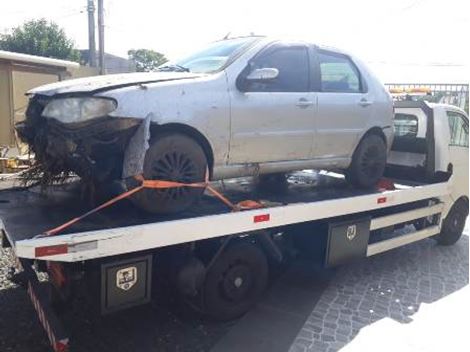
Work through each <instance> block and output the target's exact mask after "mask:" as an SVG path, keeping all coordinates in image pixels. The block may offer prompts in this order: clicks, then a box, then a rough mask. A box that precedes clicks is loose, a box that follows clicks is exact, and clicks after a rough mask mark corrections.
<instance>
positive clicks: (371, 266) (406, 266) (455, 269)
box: [290, 222, 470, 352]
mask: <svg viewBox="0 0 470 352" xmlns="http://www.w3.org/2000/svg"><path fill="white" fill-rule="evenodd" d="M468 225H469V223H468V222H467V226H466V230H465V235H464V236H462V238H461V239H460V241H459V242H458V243H457V244H455V245H454V246H449V247H445V246H438V245H437V244H436V243H435V242H434V241H433V240H432V239H427V240H424V241H420V242H417V243H414V244H411V245H408V246H405V247H402V248H398V249H395V250H393V251H390V252H388V253H383V254H381V255H377V256H375V257H371V258H367V259H364V260H362V261H360V262H358V263H354V264H351V265H346V266H343V267H340V268H339V269H338V272H337V274H336V276H335V278H334V279H333V280H332V281H331V282H330V285H329V286H328V288H327V289H326V290H325V292H324V293H323V295H322V297H321V298H320V300H319V302H318V304H317V305H316V306H315V308H314V310H313V311H312V313H311V314H310V316H309V318H308V319H307V321H306V322H305V324H304V326H303V328H302V329H301V331H300V332H299V334H298V335H297V338H296V339H295V341H294V343H293V345H292V346H291V348H290V352H304V351H309V352H310V351H315V352H316V351H327V352H332V351H338V350H344V351H368V350H371V349H372V350H379V349H380V350H384V347H385V350H387V351H388V350H397V349H389V348H386V347H387V343H390V342H386V341H391V342H392V344H393V341H394V340H399V339H403V338H404V337H403V333H405V334H406V330H409V331H412V330H410V329H412V328H411V326H412V325H413V324H411V323H412V322H413V321H414V320H415V319H416V318H418V316H419V314H418V313H419V311H420V309H421V308H422V307H426V309H425V310H426V318H425V320H427V323H426V324H421V325H422V326H423V327H422V329H425V327H426V329H427V327H428V326H437V327H440V328H439V329H438V330H437V336H433V338H434V339H437V341H436V342H438V343H441V342H442V340H444V341H445V340H446V339H448V338H451V339H452V338H454V336H453V334H452V332H453V330H455V327H458V326H459V325H458V324H459V322H458V319H459V318H458V315H459V313H460V309H466V310H467V311H468V306H469V304H470V303H469V304H468V302H470V300H469V299H468V298H469V297H467V296H468V295H465V297H466V298H465V299H463V298H462V296H463V293H462V294H460V295H459V297H461V298H460V299H459V302H465V303H464V305H465V307H461V308H459V306H458V305H457V304H453V305H450V304H447V306H446V308H444V306H443V305H442V304H441V305H442V307H443V308H442V309H437V308H436V309H434V310H433V307H435V306H436V307H437V304H438V303H439V301H444V300H445V299H446V298H447V297H448V296H449V295H451V294H453V293H456V292H458V291H459V290H461V292H463V290H462V289H463V288H465V286H467V285H468V281H469V238H468V232H469V231H468V227H469V226H468ZM467 288H468V287H467ZM465 290H466V288H465ZM466 293H467V294H468V293H469V290H466ZM456 297H457V296H456ZM454 301H455V299H454ZM427 305H429V306H427ZM449 309H452V311H449ZM434 312H435V313H434ZM444 312H445V313H444ZM450 312H452V313H450ZM444 315H445V320H444ZM449 316H450V317H451V318H449ZM453 317H455V318H453ZM421 320H424V318H423V319H421ZM449 320H450V321H449ZM469 320H470V319H468V318H467V319H466V323H465V324H468V322H469ZM452 324H455V327H454V326H453V325H452ZM407 325H408V326H407ZM421 325H420V326H421ZM391 326H392V327H391ZM397 326H398V327H401V328H398V329H397ZM417 326H418V325H417ZM467 326H468V325H467ZM359 333H360V334H361V338H360V339H359V338H358V334H359ZM394 333H395V335H393V334H394ZM413 334H415V335H414V336H415V337H413V336H410V334H407V337H406V338H407V339H408V342H407V344H401V345H400V346H399V347H400V351H402V352H403V351H408V350H409V351H418V350H422V351H426V350H429V349H428V348H429V346H428V347H426V348H424V347H422V346H421V345H423V343H424V342H423V343H421V342H420V341H419V339H424V338H429V336H428V335H429V334H428V333H426V331H422V332H420V331H418V330H417V328H415V329H414V330H413ZM439 339H440V340H439ZM367 341H368V342H367ZM395 345H396V344H395ZM403 345H404V346H405V349H402V348H403ZM424 345H425V344H424ZM420 346H421V347H422V348H420ZM395 347H398V346H395ZM407 347H409V348H407ZM463 349H464V350H465V348H463ZM433 350H434V349H433ZM454 350H455V349H454Z"/></svg>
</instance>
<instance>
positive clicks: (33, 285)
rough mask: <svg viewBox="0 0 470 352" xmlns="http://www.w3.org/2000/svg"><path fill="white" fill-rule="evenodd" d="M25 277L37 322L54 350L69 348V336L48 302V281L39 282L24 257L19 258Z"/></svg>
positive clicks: (59, 351) (60, 350) (61, 351)
mask: <svg viewBox="0 0 470 352" xmlns="http://www.w3.org/2000/svg"><path fill="white" fill-rule="evenodd" d="M19 262H20V264H21V266H22V269H23V273H24V276H25V279H26V287H27V291H28V296H29V298H30V299H31V302H32V303H33V306H34V309H35V310H36V313H37V316H38V318H39V322H40V323H41V325H42V327H43V328H44V330H45V331H46V334H47V337H48V339H49V341H50V343H51V346H52V349H53V351H54V352H66V351H68V350H69V338H68V334H67V333H66V331H65V329H64V327H63V326H62V322H61V321H60V319H59V318H58V316H57V315H56V313H55V312H54V310H53V308H52V307H51V305H50V302H49V294H48V286H47V285H48V283H40V282H39V280H38V278H37V276H36V273H35V272H34V270H33V268H32V267H31V262H30V261H28V260H25V259H20V260H19Z"/></svg>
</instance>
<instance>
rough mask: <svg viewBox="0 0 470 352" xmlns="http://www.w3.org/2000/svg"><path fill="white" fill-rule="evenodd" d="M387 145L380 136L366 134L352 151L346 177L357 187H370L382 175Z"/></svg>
mask: <svg viewBox="0 0 470 352" xmlns="http://www.w3.org/2000/svg"><path fill="white" fill-rule="evenodd" d="M386 162H387V147H386V145H385V142H384V141H383V139H382V138H381V137H380V136H377V135H375V134H369V135H366V136H365V137H364V138H363V139H362V141H361V142H360V143H359V145H358V146H357V148H356V150H355V151H354V154H353V157H352V161H351V165H350V166H349V169H348V170H347V171H346V179H347V180H348V182H350V183H351V184H352V185H353V186H355V187H358V188H372V187H374V186H375V185H376V184H377V182H378V181H379V180H380V178H381V177H382V176H383V173H384V170H385V164H386Z"/></svg>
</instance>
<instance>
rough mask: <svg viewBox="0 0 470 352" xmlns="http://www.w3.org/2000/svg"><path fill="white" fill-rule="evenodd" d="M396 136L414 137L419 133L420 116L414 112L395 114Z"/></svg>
mask: <svg viewBox="0 0 470 352" xmlns="http://www.w3.org/2000/svg"><path fill="white" fill-rule="evenodd" d="M393 126H394V128H395V137H414V138H416V136H417V135H418V117H417V116H416V115H412V114H400V113H397V114H395V119H394V121H393Z"/></svg>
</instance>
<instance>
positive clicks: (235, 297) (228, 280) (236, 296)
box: [220, 263, 253, 302]
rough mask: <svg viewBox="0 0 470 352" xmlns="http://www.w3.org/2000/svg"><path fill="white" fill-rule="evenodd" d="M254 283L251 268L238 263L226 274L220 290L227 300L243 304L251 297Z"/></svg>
mask: <svg viewBox="0 0 470 352" xmlns="http://www.w3.org/2000/svg"><path fill="white" fill-rule="evenodd" d="M252 281H253V278H252V274H251V270H250V268H249V267H248V266H247V265H245V264H243V263H238V264H236V265H234V266H232V267H230V268H229V269H228V270H227V271H226V272H225V274H224V275H223V277H222V280H221V283H220V284H221V285H220V288H221V291H222V294H223V296H224V297H225V298H227V299H228V300H230V301H232V302H241V301H243V300H244V299H245V298H246V297H247V296H248V295H249V292H250V288H251V287H252Z"/></svg>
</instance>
